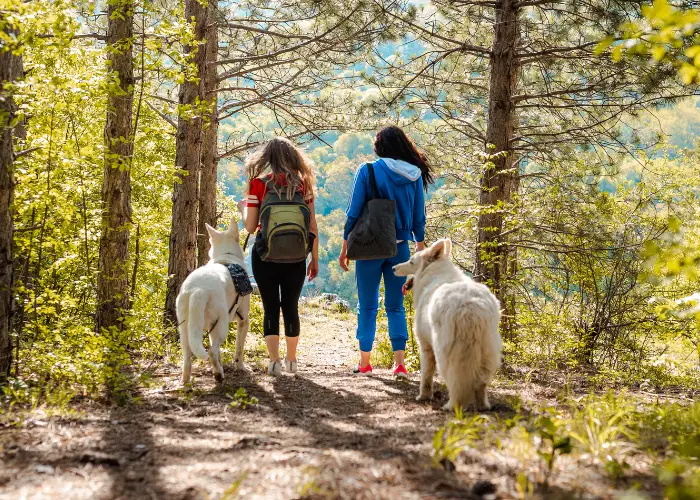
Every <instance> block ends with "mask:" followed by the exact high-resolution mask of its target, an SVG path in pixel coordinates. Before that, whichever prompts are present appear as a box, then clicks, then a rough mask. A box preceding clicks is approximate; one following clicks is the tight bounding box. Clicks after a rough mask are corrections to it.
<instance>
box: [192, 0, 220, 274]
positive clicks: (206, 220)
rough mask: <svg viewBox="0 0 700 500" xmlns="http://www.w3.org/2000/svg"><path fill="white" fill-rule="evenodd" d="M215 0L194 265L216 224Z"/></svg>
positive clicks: (213, 2) (213, 0)
mask: <svg viewBox="0 0 700 500" xmlns="http://www.w3.org/2000/svg"><path fill="white" fill-rule="evenodd" d="M217 4H218V0H209V9H208V10H209V12H208V15H207V33H206V44H205V46H204V47H205V50H206V55H205V61H206V71H205V76H204V92H205V97H206V99H207V102H208V103H209V106H211V113H209V117H208V119H207V123H206V124H205V125H204V127H205V128H204V138H203V142H202V167H201V168H202V170H201V172H200V174H199V219H198V221H197V265H199V266H203V265H204V264H206V263H207V262H208V261H209V235H208V233H207V230H206V227H205V226H204V225H205V224H209V225H210V226H212V227H216V174H217V170H218V167H219V156H218V150H217V144H218V136H219V122H218V110H217V96H218V94H217V89H218V86H219V84H218V82H217V78H216V58H217V55H218V49H219V36H218V31H217V25H216V20H217V19H216V17H217Z"/></svg>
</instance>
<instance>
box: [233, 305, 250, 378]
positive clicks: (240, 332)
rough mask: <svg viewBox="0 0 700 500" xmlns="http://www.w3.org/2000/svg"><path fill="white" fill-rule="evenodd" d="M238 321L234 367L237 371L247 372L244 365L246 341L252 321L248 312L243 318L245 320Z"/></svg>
mask: <svg viewBox="0 0 700 500" xmlns="http://www.w3.org/2000/svg"><path fill="white" fill-rule="evenodd" d="M239 310H240V309H239ZM237 319H238V323H237V330H236V358H235V361H234V366H235V368H236V370H243V371H247V368H246V367H245V365H244V364H243V354H244V353H245V339H246V337H247V336H248V329H249V328H250V319H248V312H247V311H246V313H245V314H244V316H243V319H240V318H237Z"/></svg>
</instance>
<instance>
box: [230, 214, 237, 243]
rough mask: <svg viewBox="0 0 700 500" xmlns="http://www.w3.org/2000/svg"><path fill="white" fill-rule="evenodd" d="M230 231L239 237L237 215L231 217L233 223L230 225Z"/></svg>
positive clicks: (235, 236)
mask: <svg viewBox="0 0 700 500" xmlns="http://www.w3.org/2000/svg"><path fill="white" fill-rule="evenodd" d="M228 232H229V233H231V234H232V235H233V237H234V238H236V239H238V221H237V220H236V218H235V217H231V224H229V226H228Z"/></svg>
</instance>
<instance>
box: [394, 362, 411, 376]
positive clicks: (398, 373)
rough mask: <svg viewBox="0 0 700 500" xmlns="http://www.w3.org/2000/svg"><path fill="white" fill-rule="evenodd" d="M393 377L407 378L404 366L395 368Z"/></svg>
mask: <svg viewBox="0 0 700 500" xmlns="http://www.w3.org/2000/svg"><path fill="white" fill-rule="evenodd" d="M394 377H396V378H408V372H407V371H406V367H405V366H404V365H399V366H397V367H396V369H395V370H394Z"/></svg>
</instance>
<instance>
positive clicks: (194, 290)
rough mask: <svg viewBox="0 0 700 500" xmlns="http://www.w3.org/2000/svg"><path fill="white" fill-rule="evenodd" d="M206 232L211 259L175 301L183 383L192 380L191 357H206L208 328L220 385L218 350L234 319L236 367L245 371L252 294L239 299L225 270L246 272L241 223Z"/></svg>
mask: <svg viewBox="0 0 700 500" xmlns="http://www.w3.org/2000/svg"><path fill="white" fill-rule="evenodd" d="M207 232H208V233H209V242H210V243H211V249H210V250H209V259H210V260H209V262H208V263H207V264H206V265H204V266H202V267H200V268H198V269H196V270H195V271H193V272H192V273H191V274H190V275H189V276H188V277H187V279H186V280H185V282H184V283H183V284H182V287H181V288H180V293H179V294H178V296H177V302H176V305H177V321H178V324H179V326H178V328H179V330H180V343H181V345H182V383H183V384H186V383H187V382H189V380H190V373H191V371H192V354H194V355H195V356H197V357H198V358H199V359H206V358H207V351H206V350H205V349H204V346H203V345H202V336H203V330H204V329H205V328H207V329H208V330H209V340H210V342H211V348H210V350H209V362H210V363H211V367H212V370H213V372H214V378H216V380H217V381H218V382H221V381H222V380H223V378H224V368H223V366H222V364H221V351H220V350H219V348H220V346H221V344H223V343H224V341H225V340H226V336H227V335H228V326H229V322H230V321H231V320H233V319H234V318H235V319H237V320H238V331H237V333H236V358H235V359H236V361H235V367H236V369H239V370H243V369H244V366H243V347H244V346H245V339H246V336H247V335H248V327H249V325H250V323H249V320H248V314H249V312H250V295H245V296H240V297H239V296H238V292H237V291H236V288H235V286H234V285H233V280H232V279H231V275H230V274H229V270H228V268H227V267H226V266H227V265H228V264H238V265H240V266H241V267H243V269H246V272H247V268H246V265H245V255H244V253H243V249H242V248H241V245H240V243H239V241H238V223H237V222H236V221H235V219H234V220H232V221H231V225H230V227H229V228H228V229H227V230H226V231H217V230H216V229H214V228H213V227H211V226H209V225H208V224H207Z"/></svg>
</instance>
